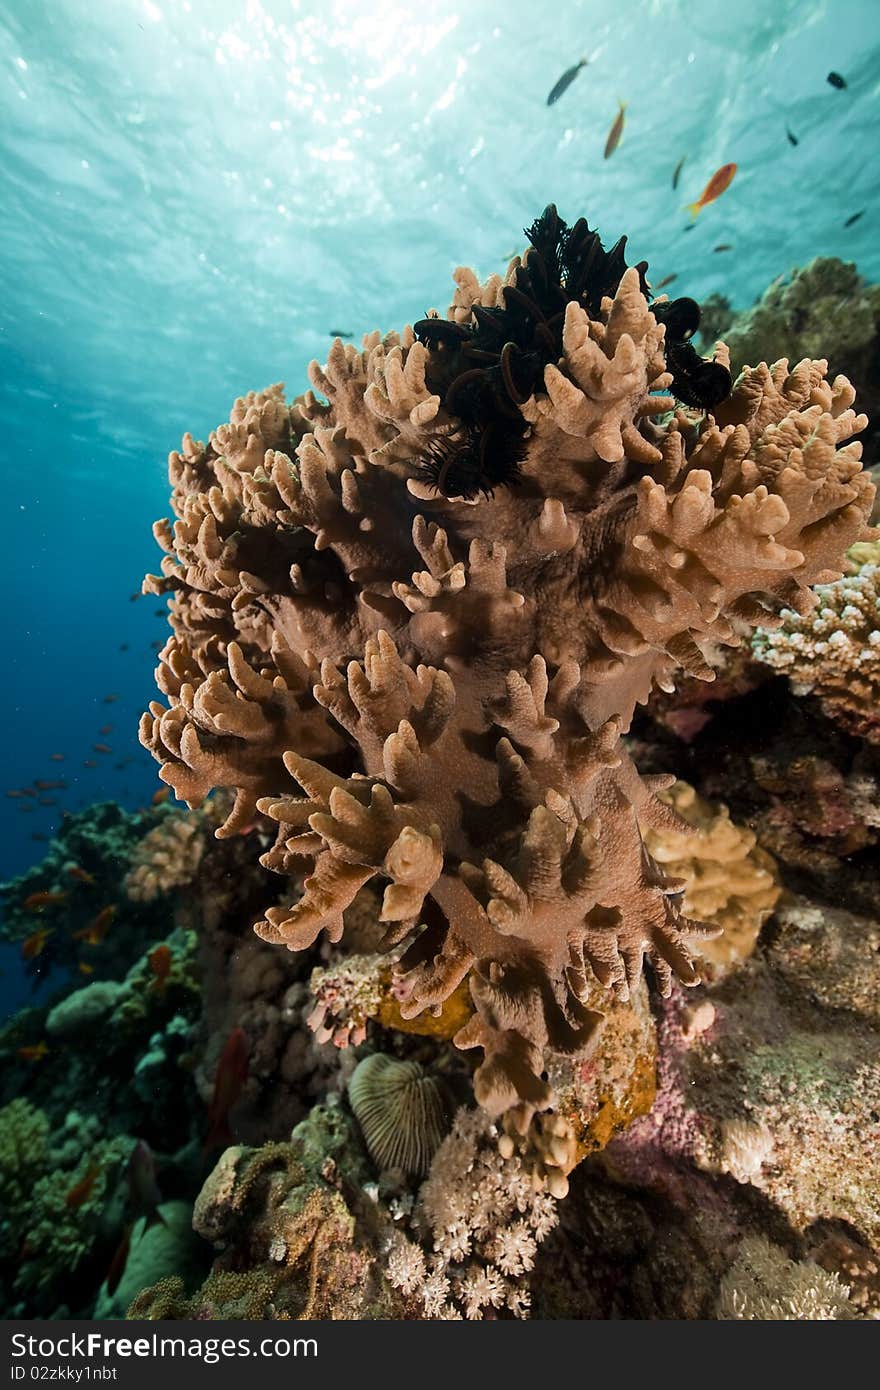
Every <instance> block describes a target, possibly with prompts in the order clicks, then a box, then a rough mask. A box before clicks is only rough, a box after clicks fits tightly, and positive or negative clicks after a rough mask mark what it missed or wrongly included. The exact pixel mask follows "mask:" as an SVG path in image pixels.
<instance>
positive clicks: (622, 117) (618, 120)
mask: <svg viewBox="0 0 880 1390" xmlns="http://www.w3.org/2000/svg"><path fill="white" fill-rule="evenodd" d="M618 105H619V107H620V110H619V111H618V113H617V115H616V116H615V117H614V124H613V126H612V127H611V129H610V130H609V132H608V139H607V140H606V141H605V158H606V159H610V158H611V156H612V155H613V153H614V151H615V150H616V149H617V146H618V145H619V144H620V137H621V135H622V134H623V127H624V125H625V123H626V104H625V102H622V101H621V102H618Z"/></svg>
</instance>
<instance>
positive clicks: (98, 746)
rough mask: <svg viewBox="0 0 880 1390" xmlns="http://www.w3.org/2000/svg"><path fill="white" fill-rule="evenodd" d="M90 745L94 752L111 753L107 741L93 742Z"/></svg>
mask: <svg viewBox="0 0 880 1390" xmlns="http://www.w3.org/2000/svg"><path fill="white" fill-rule="evenodd" d="M92 747H93V748H94V750H95V752H96V753H112V752H113V749H112V748H111V747H110V744H109V743H93V744H92Z"/></svg>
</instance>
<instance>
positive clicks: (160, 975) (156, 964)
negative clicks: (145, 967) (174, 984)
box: [147, 942, 171, 990]
mask: <svg viewBox="0 0 880 1390" xmlns="http://www.w3.org/2000/svg"><path fill="white" fill-rule="evenodd" d="M147 961H148V962H149V966H150V969H151V970H152V972H153V986H152V987H153V989H156V990H163V989H164V988H165V985H166V984H167V982H168V975H169V972H170V970H171V947H170V946H168V945H167V944H166V943H165V942H163V943H162V945H161V946H157V947H156V948H155V950H153V951H151V952H150V954H149V955H148V956H147Z"/></svg>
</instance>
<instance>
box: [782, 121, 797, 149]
mask: <svg viewBox="0 0 880 1390" xmlns="http://www.w3.org/2000/svg"><path fill="white" fill-rule="evenodd" d="M785 133H786V135H787V136H788V143H789V144H790V145H797V144H798V138H797V136H796V135H792V133H791V127H790V126H786V127H785Z"/></svg>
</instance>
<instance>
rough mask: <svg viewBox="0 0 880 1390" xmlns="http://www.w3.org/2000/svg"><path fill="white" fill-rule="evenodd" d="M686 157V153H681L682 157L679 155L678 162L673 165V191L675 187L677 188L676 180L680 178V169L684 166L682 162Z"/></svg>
mask: <svg viewBox="0 0 880 1390" xmlns="http://www.w3.org/2000/svg"><path fill="white" fill-rule="evenodd" d="M686 159H687V155H686V154H683V155H682V157H681V159H680V160H679V161H678V163H677V164H676V166H675V172H674V173H673V175H672V189H673V192H674V191H675V189H676V188H678V181H679V179H680V178H681V171H682V169H683V168H684V162H685V160H686Z"/></svg>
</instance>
